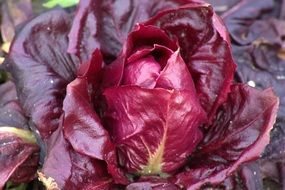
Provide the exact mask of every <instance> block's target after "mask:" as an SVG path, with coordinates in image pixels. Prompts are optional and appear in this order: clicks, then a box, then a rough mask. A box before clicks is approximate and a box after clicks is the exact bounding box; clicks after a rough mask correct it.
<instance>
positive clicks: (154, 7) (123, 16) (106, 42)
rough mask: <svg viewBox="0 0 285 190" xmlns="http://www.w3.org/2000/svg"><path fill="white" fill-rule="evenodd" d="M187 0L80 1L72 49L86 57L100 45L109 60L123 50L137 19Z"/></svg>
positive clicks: (71, 44)
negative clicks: (123, 45)
mask: <svg viewBox="0 0 285 190" xmlns="http://www.w3.org/2000/svg"><path fill="white" fill-rule="evenodd" d="M187 2H189V1H187V0H180V1H172V0H163V1H161V0H153V1H148V0H127V1H126V0H118V1H114V2H113V1H112V0H105V1H99V0H86V1H80V3H79V6H78V9H77V13H76V16H75V19H74V22H73V25H72V29H71V32H70V34H69V39H70V44H69V48H68V50H69V52H70V53H74V54H76V55H78V56H79V57H81V59H82V60H84V61H86V60H88V59H90V57H89V56H90V55H91V53H92V52H93V51H94V50H95V49H96V48H100V49H101V50H102V51H103V54H104V56H105V57H106V58H107V59H106V60H107V61H110V60H113V59H114V58H116V57H117V56H118V54H119V53H120V51H121V48H122V44H123V43H124V42H125V41H126V38H127V35H128V33H129V32H130V31H131V30H132V29H133V27H134V26H135V24H136V23H139V22H141V21H143V20H146V19H148V18H150V17H151V16H153V15H155V14H156V13H157V12H158V11H160V10H164V9H167V8H172V7H177V6H179V5H180V4H184V3H187ZM94 23H96V25H95V24H94Z"/></svg>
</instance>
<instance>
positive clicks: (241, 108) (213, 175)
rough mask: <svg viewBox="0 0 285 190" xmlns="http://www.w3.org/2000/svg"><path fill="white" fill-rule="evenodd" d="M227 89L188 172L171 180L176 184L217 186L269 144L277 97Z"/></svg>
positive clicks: (237, 87)
mask: <svg viewBox="0 0 285 190" xmlns="http://www.w3.org/2000/svg"><path fill="white" fill-rule="evenodd" d="M231 90H232V91H231V93H230V94H229V99H228V100H227V102H226V104H224V105H223V107H222V108H221V109H220V110H219V112H218V115H217V117H216V120H215V122H214V123H213V126H212V127H211V128H210V130H209V131H208V132H207V134H206V136H205V137H204V139H203V142H202V143H201V144H200V145H199V147H198V149H197V151H196V153H195V154H193V157H192V158H191V160H190V163H191V164H190V166H189V169H188V170H186V171H185V172H182V173H179V174H177V176H176V177H175V182H176V183H177V184H181V185H183V186H185V187H187V188H188V189H197V188H199V187H201V186H202V185H203V184H206V183H213V184H217V183H220V182H222V181H223V180H224V179H225V178H226V177H227V176H228V175H230V174H231V173H232V172H234V171H235V170H236V169H237V167H238V166H239V165H240V164H241V163H244V162H247V161H251V160H253V159H256V158H257V157H259V155H260V154H261V153H262V151H263V149H264V148H265V146H266V145H267V144H268V143H269V133H270V130H271V128H272V126H273V123H274V122H275V118H276V114H277V107H278V99H277V97H276V96H275V95H274V94H273V92H272V91H271V90H270V89H268V90H264V91H259V90H256V89H253V88H251V87H248V86H246V85H234V86H232V88H231Z"/></svg>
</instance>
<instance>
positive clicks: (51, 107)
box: [9, 10, 80, 138]
mask: <svg viewBox="0 0 285 190" xmlns="http://www.w3.org/2000/svg"><path fill="white" fill-rule="evenodd" d="M69 28H70V16H69V15H68V14H67V13H65V12H64V11H63V10H52V11H48V12H46V13H43V14H41V15H40V16H38V17H36V18H34V19H33V20H31V21H30V22H29V23H28V24H27V25H25V27H24V28H23V29H22V30H21V31H20V33H19V34H18V35H17V37H16V39H15V40H14V43H13V45H12V47H11V52H10V56H9V67H10V70H11V72H12V75H13V77H14V79H15V81H16V86H17V90H18V93H19V94H18V95H19V100H20V103H21V105H22V106H23V109H24V110H25V113H26V115H27V116H29V117H31V120H32V122H33V123H34V124H35V125H36V128H37V129H38V130H39V132H40V134H41V136H42V137H44V138H47V137H48V136H49V135H50V134H51V133H52V132H53V131H54V130H56V129H57V127H58V119H59V117H60V115H61V113H62V101H63V98H64V95H65V87H66V85H67V84H68V83H69V82H70V81H71V80H73V79H74V76H75V73H76V71H77V67H78V65H79V63H80V62H79V61H78V59H76V58H74V57H73V56H70V55H69V54H67V53H66V50H67V33H68V31H69Z"/></svg>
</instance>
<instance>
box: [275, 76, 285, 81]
mask: <svg viewBox="0 0 285 190" xmlns="http://www.w3.org/2000/svg"><path fill="white" fill-rule="evenodd" d="M276 78H277V79H278V80H284V79H285V76H284V75H277V76H276Z"/></svg>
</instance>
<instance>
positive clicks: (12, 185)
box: [5, 181, 28, 190]
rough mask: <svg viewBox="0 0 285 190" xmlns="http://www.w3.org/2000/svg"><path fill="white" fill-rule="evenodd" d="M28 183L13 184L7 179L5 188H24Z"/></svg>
mask: <svg viewBox="0 0 285 190" xmlns="http://www.w3.org/2000/svg"><path fill="white" fill-rule="evenodd" d="M27 187H28V184H25V183H21V184H14V183H13V182H11V181H9V182H7V184H6V188H5V190H26V189H27Z"/></svg>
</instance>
